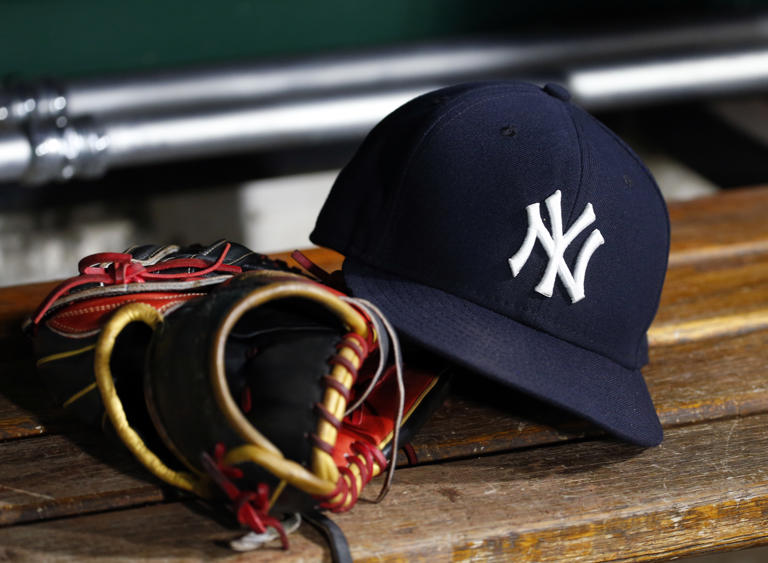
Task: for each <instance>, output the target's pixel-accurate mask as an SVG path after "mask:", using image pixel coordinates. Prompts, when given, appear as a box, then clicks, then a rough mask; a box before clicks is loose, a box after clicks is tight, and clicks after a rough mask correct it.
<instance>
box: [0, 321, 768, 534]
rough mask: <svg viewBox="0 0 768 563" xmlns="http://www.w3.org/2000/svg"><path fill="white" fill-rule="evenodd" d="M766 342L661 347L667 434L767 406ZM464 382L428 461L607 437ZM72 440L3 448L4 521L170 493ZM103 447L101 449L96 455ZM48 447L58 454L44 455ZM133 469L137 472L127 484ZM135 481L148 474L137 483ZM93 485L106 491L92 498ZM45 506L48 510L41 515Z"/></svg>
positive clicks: (434, 428)
mask: <svg viewBox="0 0 768 563" xmlns="http://www.w3.org/2000/svg"><path fill="white" fill-rule="evenodd" d="M767 341H768V332H759V333H751V334H747V335H744V336H741V337H738V338H731V339H725V340H722V341H716V342H712V343H707V344H706V345H702V343H688V344H683V345H678V346H668V347H661V348H658V349H656V350H653V351H652V356H651V364H650V366H649V369H648V370H647V375H646V379H647V381H648V384H649V388H650V390H651V393H652V395H653V397H654V400H655V403H656V407H657V409H658V411H659V416H660V418H661V421H662V424H663V425H664V427H665V428H666V429H667V431H670V429H672V428H674V427H676V426H680V425H685V424H692V423H701V422H706V421H713V420H722V419H728V418H731V417H734V416H738V415H741V416H746V415H757V414H760V413H766V412H768V379H767V378H766V376H765V370H766V366H767V365H768V346H766V345H765V344H766V342H767ZM456 383H457V389H456V391H455V392H454V394H453V395H452V396H451V397H449V399H448V400H447V401H446V403H445V405H444V406H443V407H442V408H440V409H439V410H438V411H437V412H436V413H435V415H434V416H433V417H432V418H431V419H430V420H429V421H428V422H427V423H426V425H425V426H424V428H423V429H422V430H421V431H420V432H419V433H418V434H417V436H416V438H415V439H414V440H413V443H412V445H413V447H414V449H415V451H416V454H417V457H418V458H419V460H420V462H422V463H424V462H435V461H443V460H447V459H457V458H465V457H470V456H475V455H478V454H489V453H494V452H506V451H511V450H515V449H520V448H527V447H531V446H541V445H544V444H553V443H557V442H565V441H572V440H574V439H575V438H582V437H597V436H600V435H601V434H602V432H601V431H600V430H599V429H597V428H594V427H592V426H590V425H588V424H587V423H585V422H581V421H578V420H575V419H574V418H573V417H571V416H570V415H568V414H567V413H563V412H560V411H557V410H556V409H553V408H552V407H548V406H545V405H544V404H542V403H537V402H535V401H532V400H531V399H529V398H528V397H526V396H524V395H522V394H519V393H516V392H514V391H513V390H511V389H507V388H503V387H499V386H496V385H493V384H491V383H488V382H485V381H480V380H477V379H473V378H470V377H467V378H464V379H460V380H458V381H457V382H456ZM74 436H77V438H76V440H75V441H74V442H72V441H70V439H69V437H65V436H55V435H51V436H47V437H41V438H36V439H29V440H18V441H14V442H10V443H7V444H5V445H4V446H3V449H2V450H0V452H1V453H2V455H0V484H8V485H10V486H11V487H14V488H23V489H24V490H25V491H27V492H28V493H29V496H30V498H26V497H25V500H24V503H23V504H22V505H21V506H22V508H12V509H11V510H9V511H6V513H5V515H4V516H3V518H4V522H5V523H6V524H7V523H14V522H20V521H26V520H29V519H30V518H32V519H36V518H38V517H51V516H58V515H61V514H69V513H71V512H69V511H70V510H73V508H70V507H76V508H77V510H79V511H80V512H89V511H95V510H102V509H103V507H104V504H103V501H104V498H108V499H119V502H120V503H123V504H122V505H125V506H129V505H131V504H135V503H141V502H146V501H147V499H154V500H157V499H161V498H163V496H164V493H163V491H162V490H161V487H160V486H159V483H158V482H156V481H154V480H153V479H152V478H151V477H150V476H149V475H148V473H147V472H146V471H145V470H144V469H143V468H141V467H140V466H139V465H138V463H137V462H136V461H135V460H133V459H132V458H131V457H130V456H129V455H128V454H127V453H123V452H121V451H118V450H119V447H118V446H117V445H116V444H113V443H110V442H109V441H108V440H107V439H106V438H104V437H101V436H99V435H97V434H96V433H93V434H84V433H83V434H82V435H81V433H77V434H74ZM102 450H103V451H104V454H103V455H96V454H95V452H97V451H98V452H101V451H102ZM48 451H53V452H55V455H53V456H51V455H48V454H47V453H45V452H48ZM37 452H43V455H45V456H46V461H45V467H46V471H45V472H44V473H35V472H34V471H33V469H34V468H35V467H38V466H37V459H36V458H35V454H36V453H37ZM49 457H52V458H53V459H54V460H55V461H51V460H49V459H48V458H49ZM70 458H71V459H70ZM401 461H402V460H401ZM70 467H78V468H79V470H78V471H79V473H78V476H77V478H75V479H66V478H65V479H62V480H61V481H57V482H56V483H55V484H54V485H55V488H54V489H51V486H52V484H51V483H50V482H49V476H50V475H52V474H53V475H58V474H59V472H66V471H68V468H70ZM30 475H32V477H30ZM35 475H38V477H34V476H35ZM125 475H128V476H130V477H131V478H130V479H128V480H126V479H125ZM135 478H141V479H143V480H144V482H143V483H142V484H141V487H139V488H138V489H137V484H136V481H135ZM94 490H97V491H99V495H100V496H97V497H92V496H91V494H92V492H93V491H94ZM35 495H39V496H37V497H35ZM32 497H35V498H32ZM48 497H54V499H49V498H48ZM134 497H135V498H134ZM61 499H63V500H61ZM53 500H55V502H51V501H53ZM0 502H4V503H6V504H11V505H14V506H15V505H17V504H19V502H21V501H20V499H18V498H17V497H7V496H5V497H4V496H3V495H2V494H0ZM110 502H111V501H110ZM115 502H118V501H115ZM38 506H39V507H42V512H38V511H37V507H38ZM2 520H3V519H2V518H0V521H2ZM0 523H1V522H0Z"/></svg>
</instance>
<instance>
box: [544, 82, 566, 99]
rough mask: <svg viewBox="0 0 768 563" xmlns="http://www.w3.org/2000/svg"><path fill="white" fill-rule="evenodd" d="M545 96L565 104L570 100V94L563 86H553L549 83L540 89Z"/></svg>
mask: <svg viewBox="0 0 768 563" xmlns="http://www.w3.org/2000/svg"><path fill="white" fill-rule="evenodd" d="M542 89H543V90H544V91H545V92H546V93H547V94H549V95H550V96H552V97H553V98H557V99H558V100H563V101H564V102H567V101H568V100H570V99H571V93H570V92H569V91H568V90H566V89H565V88H564V87H563V86H560V85H559V84H553V83H552V82H550V83H549V84H546V85H545V86H544V88H542Z"/></svg>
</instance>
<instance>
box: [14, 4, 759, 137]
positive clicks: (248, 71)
mask: <svg viewBox="0 0 768 563" xmlns="http://www.w3.org/2000/svg"><path fill="white" fill-rule="evenodd" d="M761 44H762V45H766V44H768V16H761V17H753V18H750V19H748V20H740V21H731V22H724V23H722V22H721V23H701V24H695V25H684V26H674V27H666V28H664V27H659V26H656V27H655V28H653V29H645V30H643V29H640V30H629V31H627V30H622V31H616V32H614V33H600V34H591V35H581V36H573V37H570V38H564V39H562V38H558V39H553V38H544V39H530V38H529V39H525V40H514V41H510V40H506V41H484V42H474V43H466V42H465V43H452V44H435V45H425V46H420V47H419V46H417V47H410V48H407V49H404V48H398V49H389V50H385V51H380V52H375V53H366V54H361V55H360V54H356V55H349V54H347V55H339V54H334V55H327V56H323V57H315V58H309V59H307V58H304V59H299V60H287V61H279V62H274V63H271V64H251V65H238V66H228V67H217V68H208V69H198V70H186V71H175V72H164V73H152V74H144V75H134V76H124V77H105V78H96V79H94V78H83V79H76V80H69V81H67V82H62V83H59V84H56V83H54V82H53V81H51V80H48V81H43V82H39V83H33V84H19V85H16V86H15V87H14V86H9V87H6V88H5V89H2V90H0V123H2V122H5V123H9V124H13V123H19V122H21V121H25V120H29V119H32V120H44V119H51V118H56V117H59V116H62V115H67V116H69V117H71V118H77V117H80V116H83V115H90V116H106V115H125V114H129V113H132V114H142V113H149V112H156V111H157V112H161V111H169V110H170V111H174V110H177V109H180V108H184V107H192V106H205V105H218V106H220V107H223V106H225V105H228V104H236V103H240V104H242V103H249V104H250V103H256V102H263V101H265V100H280V99H286V98H289V97H295V96H303V97H308V96H317V95H324V94H329V93H331V92H336V93H345V92H346V93H349V92H351V91H355V90H358V89H367V90H373V89H381V88H394V87H404V86H406V85H408V84H414V83H416V84H418V83H427V82H439V83H453V82H460V81H464V80H470V79H474V78H479V77H482V78H492V77H498V76H511V75H515V76H516V75H519V74H520V73H525V72H531V71H533V70H537V69H538V70H539V71H544V70H549V71H550V72H553V71H557V70H558V69H560V70H562V69H564V68H567V67H572V66H573V65H575V64H581V65H584V64H597V63H600V62H601V61H614V62H615V61H622V60H627V59H628V58H637V57H648V56H655V55H657V54H660V53H667V54H670V53H671V54H674V53H676V52H683V51H684V52H687V53H693V52H712V51H713V50H721V51H722V50H723V49H725V48H732V47H741V48H744V47H747V46H754V45H761Z"/></svg>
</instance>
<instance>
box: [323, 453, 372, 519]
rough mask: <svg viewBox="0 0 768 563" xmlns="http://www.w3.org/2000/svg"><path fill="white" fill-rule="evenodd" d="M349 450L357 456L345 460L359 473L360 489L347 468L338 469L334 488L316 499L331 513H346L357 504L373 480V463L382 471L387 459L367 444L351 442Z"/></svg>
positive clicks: (351, 472)
mask: <svg viewBox="0 0 768 563" xmlns="http://www.w3.org/2000/svg"><path fill="white" fill-rule="evenodd" d="M350 448H351V449H352V451H353V452H354V453H355V454H358V455H351V456H347V459H348V460H349V462H350V463H351V464H355V465H356V466H357V469H358V471H359V473H360V487H358V486H357V478H356V477H355V474H354V472H353V471H352V469H351V468H350V467H349V466H347V467H339V473H340V475H339V481H338V483H337V484H336V488H335V489H334V490H333V492H332V493H330V494H328V495H326V496H324V497H317V498H318V500H321V501H324V502H322V503H321V504H320V506H321V507H322V508H327V509H328V510H330V511H332V512H346V511H347V510H349V509H350V508H352V507H353V506H354V505H355V503H357V499H358V497H359V495H360V491H361V490H362V489H364V488H365V486H366V485H367V484H368V483H369V482H370V480H371V479H372V478H373V472H374V462H375V463H377V464H378V465H379V467H380V468H381V470H382V471H383V470H384V468H385V467H386V466H387V458H386V457H384V454H383V453H382V452H381V450H380V449H379V448H377V447H376V446H374V445H372V444H369V443H368V442H352V444H351V445H350ZM361 457H362V459H361ZM337 496H338V497H339V498H338V500H336V501H332V500H331V499H333V498H335V497H337Z"/></svg>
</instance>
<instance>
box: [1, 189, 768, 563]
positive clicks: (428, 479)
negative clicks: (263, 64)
mask: <svg viewBox="0 0 768 563" xmlns="http://www.w3.org/2000/svg"><path fill="white" fill-rule="evenodd" d="M765 209H768V188H753V189H749V190H734V191H731V192H727V193H723V194H720V195H718V196H716V197H713V198H706V199H702V200H697V201H694V202H686V203H680V204H673V205H671V206H670V218H671V220H672V253H671V256H670V269H669V272H668V275H667V280H666V283H665V287H664V291H663V294H662V301H661V307H660V310H659V314H658V316H657V319H656V321H655V322H654V325H653V326H652V329H651V332H650V335H649V336H650V341H651V343H652V347H651V354H650V356H651V362H650V364H649V366H648V367H647V368H646V369H645V370H644V373H645V376H646V380H647V382H648V386H649V389H650V391H651V394H652V396H653V398H654V402H655V405H656V407H657V410H658V412H659V416H660V419H661V420H662V423H663V425H664V427H665V433H666V440H665V442H664V444H663V445H662V446H661V447H659V448H651V449H649V450H640V449H637V448H633V447H630V446H626V445H622V444H618V443H614V442H612V441H610V440H608V439H605V440H595V439H593V438H595V437H599V436H600V435H601V433H600V431H599V430H597V429H595V428H594V427H591V426H590V425H588V424H586V423H584V422H581V421H578V420H576V419H574V418H573V417H571V416H569V415H567V414H565V413H562V412H559V411H557V410H555V409H552V408H550V407H547V406H545V405H543V404H541V403H537V402H535V401H531V400H530V399H528V398H526V397H523V396H521V395H519V394H517V393H515V392H514V391H512V390H509V389H504V388H500V387H498V386H495V385H493V384H490V383H488V382H485V381H484V380H481V379H478V378H477V377H476V376H472V375H471V374H464V375H462V376H460V377H457V379H456V381H455V382H454V391H453V393H452V394H451V395H450V396H449V398H448V400H447V401H446V403H445V405H444V406H443V407H442V408H441V409H440V410H439V411H438V412H437V413H436V414H435V416H434V417H433V418H432V419H431V420H430V421H429V422H428V423H427V425H426V426H425V427H424V428H423V429H422V431H421V433H420V434H419V435H418V436H417V438H416V440H414V443H413V445H414V448H415V450H416V452H417V454H418V457H419V459H420V464H419V465H418V466H416V467H404V468H401V469H399V470H398V471H397V475H396V479H395V487H394V490H393V491H392V493H391V494H390V496H389V497H388V498H387V500H386V501H385V502H384V503H383V504H381V505H373V504H369V503H364V502H362V503H360V504H358V506H357V507H355V509H354V510H353V511H352V512H351V513H349V514H344V515H339V516H337V517H335V518H336V519H337V521H338V522H339V523H340V524H341V525H342V527H343V528H344V530H345V532H346V534H347V536H348V539H349V541H350V544H351V546H352V548H353V554H354V555H355V558H356V560H357V559H359V560H362V561H368V560H370V561H373V560H385V561H392V560H412V559H424V560H427V559H428V560H435V559H437V560H448V559H451V560H462V559H470V558H475V559H478V558H479V559H482V560H498V561H507V560H517V559H520V560H531V561H560V560H563V559H564V558H570V559H572V560H574V561H599V560H653V559H663V558H667V557H671V556H678V555H683V554H691V553H699V552H705V551H708V550H711V549H714V548H718V549H720V548H730V547H745V546H749V545H753V544H758V543H765V542H768V532H767V531H766V530H768V476H767V475H768V463H766V462H768V448H766V446H768V443H766V442H768V432H766V431H765V427H766V423H768V377H767V376H766V372H767V371H768V346H766V344H767V343H768V220H765V219H764V217H765V213H764V210H765ZM306 254H307V255H308V256H309V257H310V258H311V259H312V260H313V261H314V262H316V263H317V264H318V265H320V266H321V267H323V268H324V269H326V270H334V269H336V268H338V267H339V265H340V263H341V257H340V256H339V255H338V254H336V253H334V252H332V251H328V250H325V249H310V250H308V251H306ZM288 256H289V254H288V253H283V254H281V255H278V256H277V257H279V258H282V259H286V260H288ZM53 285H54V284H53V283H52V282H51V283H48V282H47V283H40V284H32V285H26V286H17V287H11V288H2V289H0V374H2V379H0V526H3V525H4V526H5V527H0V558H12V559H29V558H33V559H46V560H62V561H71V560H80V559H89V558H98V559H105V558H106V559H110V558H115V559H133V558H144V557H154V558H160V559H171V560H179V559H184V560H205V559H219V558H224V559H238V556H236V555H234V554H233V553H232V552H231V551H230V550H229V549H228V548H226V547H225V546H224V544H223V543H222V542H223V541H224V540H227V539H229V538H232V537H234V536H236V535H237V533H238V532H237V531H236V530H234V529H232V528H231V525H230V524H228V522H231V521H230V520H229V519H226V518H222V517H221V515H218V516H215V515H212V514H211V513H210V512H209V511H208V509H207V508H206V507H205V506H204V505H203V504H201V503H198V502H191V501H185V502H179V501H178V498H179V497H178V495H177V494H176V493H174V492H173V491H170V490H168V489H165V488H163V487H161V486H159V485H158V483H157V482H156V481H154V480H153V479H152V478H150V477H149V476H148V475H147V474H146V473H145V471H144V470H143V469H142V468H141V467H140V466H139V465H138V463H137V462H136V461H135V460H133V459H132V458H131V457H130V456H129V455H128V454H127V453H125V452H124V451H123V450H122V448H121V447H120V446H119V445H118V444H114V443H110V442H109V440H108V439H107V438H105V437H103V436H101V435H100V434H99V433H97V432H94V431H92V430H89V429H85V428H84V427H82V426H81V425H80V424H79V423H77V422H75V421H73V420H71V419H70V417H69V416H68V415H67V413H65V412H64V411H63V410H62V409H60V408H56V407H55V406H54V405H52V403H51V401H50V400H49V399H48V397H47V395H46V394H45V392H44V390H43V386H42V384H41V382H40V381H39V379H38V378H37V375H36V372H35V368H34V361H33V358H32V354H31V349H30V346H29V341H28V339H27V338H26V337H25V336H24V335H23V334H22V333H21V330H20V326H21V323H22V321H23V319H24V317H25V316H27V315H28V314H29V313H30V312H31V311H32V310H33V309H34V307H35V306H36V305H37V304H38V303H39V302H40V301H41V300H42V298H43V297H44V295H45V294H46V293H47V292H48V291H49V290H50V289H51V288H52V287H53ZM375 488H376V483H375V482H374V483H372V484H371V485H370V489H369V491H370V492H371V495H369V496H372V495H373V491H374V490H375ZM366 492H368V491H366ZM22 522H25V523H26V524H25V525H23V526H22V525H14V524H19V523H22ZM292 541H293V544H294V546H293V549H292V551H291V552H290V553H289V554H287V555H288V557H289V559H288V560H296V561H298V560H312V561H313V560H320V559H323V558H326V559H327V558H328V553H327V550H326V547H325V545H324V541H323V540H322V539H321V538H320V536H319V535H318V534H317V533H316V532H314V531H313V530H312V528H310V527H308V526H302V528H301V530H300V532H299V533H298V534H297V535H295V536H294V537H293V540H292ZM252 556H253V557H254V560H257V561H261V560H264V561H268V560H274V559H280V560H283V557H285V556H286V554H285V553H284V552H282V551H281V550H279V549H268V550H266V551H264V552H261V553H258V554H253V555H252Z"/></svg>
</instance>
